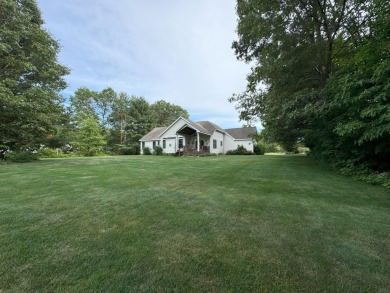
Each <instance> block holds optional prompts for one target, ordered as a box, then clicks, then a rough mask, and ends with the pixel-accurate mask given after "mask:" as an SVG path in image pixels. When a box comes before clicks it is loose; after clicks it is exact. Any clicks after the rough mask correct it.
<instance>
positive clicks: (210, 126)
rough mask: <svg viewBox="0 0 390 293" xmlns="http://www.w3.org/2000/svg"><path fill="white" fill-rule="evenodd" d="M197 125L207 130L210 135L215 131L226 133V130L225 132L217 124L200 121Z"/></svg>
mask: <svg viewBox="0 0 390 293" xmlns="http://www.w3.org/2000/svg"><path fill="white" fill-rule="evenodd" d="M196 124H198V125H200V126H202V127H203V128H204V129H206V130H207V132H208V133H209V134H210V135H211V134H213V133H214V131H215V130H219V131H222V132H225V130H223V129H222V128H221V127H219V126H218V125H217V124H214V123H212V122H210V121H199V122H196Z"/></svg>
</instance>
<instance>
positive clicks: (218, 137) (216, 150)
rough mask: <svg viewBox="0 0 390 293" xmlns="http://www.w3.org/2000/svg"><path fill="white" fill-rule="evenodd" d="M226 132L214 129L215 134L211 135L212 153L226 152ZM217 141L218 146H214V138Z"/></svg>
mask: <svg viewBox="0 0 390 293" xmlns="http://www.w3.org/2000/svg"><path fill="white" fill-rule="evenodd" d="M223 137H224V134H223V133H221V132H219V131H214V133H213V135H211V137H210V153H211V154H222V153H224V152H225V151H224V145H225V143H224V139H223ZM214 139H215V140H216V141H217V145H216V146H217V147H216V148H214V144H213V140H214ZM221 141H222V146H221Z"/></svg>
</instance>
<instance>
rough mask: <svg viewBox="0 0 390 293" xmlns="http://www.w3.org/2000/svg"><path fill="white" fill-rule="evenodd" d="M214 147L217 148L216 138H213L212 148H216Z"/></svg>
mask: <svg viewBox="0 0 390 293" xmlns="http://www.w3.org/2000/svg"><path fill="white" fill-rule="evenodd" d="M216 148H217V140H216V139H213V149H216Z"/></svg>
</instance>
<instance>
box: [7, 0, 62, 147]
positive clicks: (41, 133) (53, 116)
mask: <svg viewBox="0 0 390 293" xmlns="http://www.w3.org/2000/svg"><path fill="white" fill-rule="evenodd" d="M43 23H44V21H43V19H42V17H41V12H40V10H39V8H38V6H37V3H36V1H35V0H0V113H1V115H0V145H3V146H6V147H8V148H13V149H18V148H20V147H22V146H26V145H33V144H36V143H38V142H40V141H41V140H42V139H43V138H45V136H47V135H48V134H50V133H51V132H52V131H54V130H53V126H55V125H58V124H61V123H63V122H64V121H65V120H64V119H66V117H65V116H64V109H63V100H62V98H61V96H60V95H59V94H58V93H59V91H61V90H62V89H64V88H65V87H66V82H65V81H64V79H63V76H65V75H66V74H68V73H69V70H68V68H66V67H64V66H62V65H60V64H59V63H58V61H57V54H58V52H59V49H60V46H59V43H58V42H57V41H56V40H55V39H53V37H52V36H51V35H50V34H49V33H48V32H47V31H46V30H45V29H44V28H43V27H42V25H43Z"/></svg>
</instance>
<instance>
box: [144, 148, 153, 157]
mask: <svg viewBox="0 0 390 293" xmlns="http://www.w3.org/2000/svg"><path fill="white" fill-rule="evenodd" d="M143 154H144V155H151V154H152V151H151V150H150V148H149V147H144V148H143Z"/></svg>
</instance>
